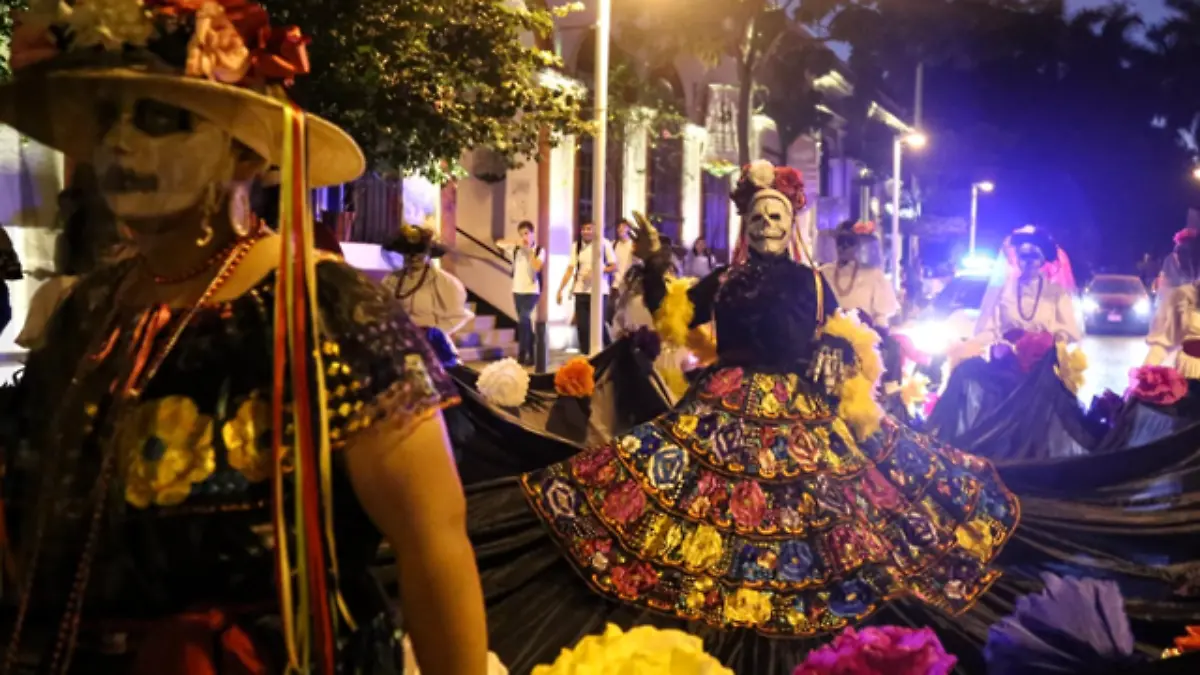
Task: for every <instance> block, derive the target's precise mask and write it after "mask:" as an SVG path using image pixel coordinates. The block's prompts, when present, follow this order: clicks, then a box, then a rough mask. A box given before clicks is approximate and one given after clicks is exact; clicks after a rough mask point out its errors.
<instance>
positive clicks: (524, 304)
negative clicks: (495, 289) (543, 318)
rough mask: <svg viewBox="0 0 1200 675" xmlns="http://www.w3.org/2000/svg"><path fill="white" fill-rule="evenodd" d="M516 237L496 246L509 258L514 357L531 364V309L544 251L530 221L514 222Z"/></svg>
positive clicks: (539, 287) (539, 288)
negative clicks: (514, 328)
mask: <svg viewBox="0 0 1200 675" xmlns="http://www.w3.org/2000/svg"><path fill="white" fill-rule="evenodd" d="M517 234H518V238H517V240H516V241H508V240H504V239H500V240H497V241H496V246H497V247H498V248H499V249H500V251H501V252H503V253H504V255H506V256H508V258H509V259H510V260H511V261H512V292H513V305H515V306H516V308H517V344H518V347H517V361H518V362H519V363H520V364H521V365H523V366H532V365H534V335H533V312H534V311H535V310H536V309H537V305H538V299H539V298H540V297H541V294H542V269H543V268H544V267H545V265H546V252H545V251H544V250H543V249H542V247H541V246H538V245H537V236H536V234H535V232H534V229H533V223H531V222H529V221H528V220H523V221H521V224H519V225H517Z"/></svg>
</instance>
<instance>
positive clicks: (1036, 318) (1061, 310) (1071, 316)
mask: <svg viewBox="0 0 1200 675" xmlns="http://www.w3.org/2000/svg"><path fill="white" fill-rule="evenodd" d="M1018 287H1020V294H1021V297H1020V299H1019V301H1018V297H1017V290H1018ZM1017 329H1020V330H1024V331H1027V332H1031V333H1036V332H1047V333H1051V334H1053V335H1054V337H1055V339H1058V340H1065V341H1067V342H1078V341H1079V340H1081V339H1083V331H1082V330H1080V328H1079V319H1078V317H1077V316H1076V314H1075V298H1074V297H1073V296H1072V295H1071V293H1070V292H1069V291H1068V290H1067V289H1065V288H1063V287H1062V286H1059V285H1058V284H1055V283H1053V282H1050V281H1046V282H1044V284H1043V285H1042V288H1041V293H1040V294H1039V293H1038V283H1037V282H1036V281H1035V282H1034V283H1032V284H1020V283H1019V282H1018V281H1017V280H1015V279H1014V280H1012V281H1009V282H1008V283H1006V284H1005V285H1004V287H1003V288H1002V289H1001V290H1000V296H999V298H998V299H997V301H996V305H995V307H993V308H992V309H991V311H986V309H985V311H984V313H982V314H980V316H979V322H978V323H977V324H976V326H975V333H976V337H977V338H981V339H982V340H983V341H985V342H995V341H997V340H999V339H1001V338H1002V337H1003V336H1004V334H1005V333H1007V332H1009V331H1011V330H1017Z"/></svg>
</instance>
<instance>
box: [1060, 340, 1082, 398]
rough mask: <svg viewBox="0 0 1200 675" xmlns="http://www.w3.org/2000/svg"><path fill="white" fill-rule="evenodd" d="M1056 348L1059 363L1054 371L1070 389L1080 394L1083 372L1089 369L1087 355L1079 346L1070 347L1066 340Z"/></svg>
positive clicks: (1073, 392)
mask: <svg viewBox="0 0 1200 675" xmlns="http://www.w3.org/2000/svg"><path fill="white" fill-rule="evenodd" d="M1055 349H1056V350H1057V356H1058V364H1057V365H1055V366H1054V373H1055V374H1056V375H1058V379H1060V380H1062V383H1063V385H1064V386H1065V387H1066V388H1067V390H1068V391H1070V392H1071V393H1072V394H1078V393H1079V390H1080V389H1081V388H1082V387H1083V381H1084V378H1083V374H1084V372H1085V371H1087V366H1088V362H1087V355H1086V354H1084V353H1083V350H1082V349H1080V348H1078V347H1074V348H1068V347H1067V345H1066V343H1065V342H1059V343H1058V344H1057V345H1055Z"/></svg>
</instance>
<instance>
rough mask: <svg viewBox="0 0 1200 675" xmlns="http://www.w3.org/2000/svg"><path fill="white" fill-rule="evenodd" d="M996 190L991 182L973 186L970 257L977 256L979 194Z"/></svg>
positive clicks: (968, 248)
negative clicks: (976, 236) (976, 232)
mask: <svg viewBox="0 0 1200 675" xmlns="http://www.w3.org/2000/svg"><path fill="white" fill-rule="evenodd" d="M995 189H996V184H995V183H993V182H992V181H990V180H984V181H980V182H978V183H975V184H973V185H971V234H970V244H968V247H967V250H968V255H975V228H976V226H977V224H978V222H979V193H980V192H983V193H985V194H986V193H989V192H991V191H992V190H995Z"/></svg>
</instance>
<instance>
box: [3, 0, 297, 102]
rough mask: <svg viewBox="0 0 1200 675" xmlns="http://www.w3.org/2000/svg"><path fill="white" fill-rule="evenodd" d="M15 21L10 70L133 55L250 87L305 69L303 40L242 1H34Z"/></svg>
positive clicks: (282, 80)
mask: <svg viewBox="0 0 1200 675" xmlns="http://www.w3.org/2000/svg"><path fill="white" fill-rule="evenodd" d="M16 21H17V28H16V31H15V32H14V33H13V39H12V58H11V64H12V68H13V70H14V71H19V70H22V69H24V68H28V67H29V66H32V65H34V64H37V63H41V62H43V61H48V60H50V59H55V58H57V57H65V56H68V55H77V54H91V55H94V56H97V57H100V56H102V55H104V54H116V55H119V56H126V55H129V56H134V55H139V53H140V56H142V57H143V58H144V57H145V56H146V55H150V56H152V57H156V58H157V60H158V61H160V62H162V63H164V64H166V65H168V66H171V67H173V68H176V69H178V70H181V71H182V72H183V74H184V75H186V76H188V77H196V78H202V79H206V80H211V81H213V82H219V83H222V84H229V85H237V86H242V87H250V88H265V87H269V86H272V85H276V86H277V85H290V84H291V83H292V81H293V79H294V78H295V77H296V76H297V75H306V74H308V72H309V63H308V52H307V45H308V43H309V38H307V37H305V36H304V35H303V34H301V32H300V29H299V28H297V27H296V26H286V27H281V26H272V25H271V24H270V21H269V19H268V17H267V10H265V9H263V7H262V6H261V5H258V4H257V3H254V2H250V1H249V0H34V2H33V3H32V7H31V8H30V10H29V11H27V12H22V13H21V14H19V15H17V16H16ZM97 60H99V59H97Z"/></svg>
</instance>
